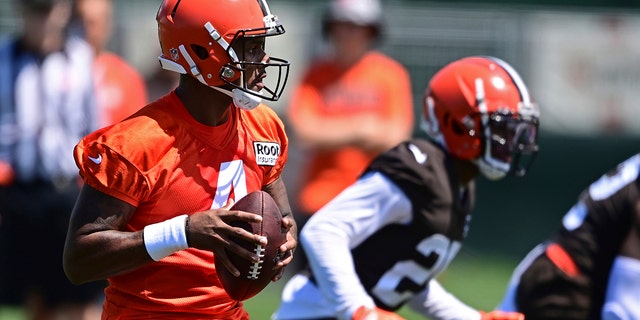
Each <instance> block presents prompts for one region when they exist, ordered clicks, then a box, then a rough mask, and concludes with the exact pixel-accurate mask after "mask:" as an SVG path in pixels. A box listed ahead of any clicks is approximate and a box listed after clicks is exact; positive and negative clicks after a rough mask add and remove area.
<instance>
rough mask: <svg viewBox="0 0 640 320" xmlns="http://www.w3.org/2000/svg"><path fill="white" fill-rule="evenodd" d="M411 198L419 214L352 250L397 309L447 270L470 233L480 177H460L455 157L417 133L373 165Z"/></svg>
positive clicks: (371, 287)
mask: <svg viewBox="0 0 640 320" xmlns="http://www.w3.org/2000/svg"><path fill="white" fill-rule="evenodd" d="M367 171H378V172H381V173H383V174H384V175H385V176H387V177H388V178H389V179H390V180H391V181H392V182H393V183H394V184H396V185H397V186H398V187H399V188H400V189H401V190H402V191H403V192H404V193H405V195H406V196H407V197H408V198H409V200H410V201H411V205H412V210H413V212H412V215H413V219H412V220H411V222H410V223H409V224H391V225H389V226H386V227H384V228H382V229H380V230H378V231H376V232H375V233H374V234H373V235H371V236H370V237H369V238H367V239H366V240H365V241H364V242H363V243H361V244H360V245H359V246H358V247H356V248H355V249H353V250H352V255H353V259H354V262H355V266H356V271H357V273H358V276H359V277H360V281H361V282H362V284H363V285H364V287H365V288H366V290H367V292H369V294H370V295H371V296H372V297H373V299H374V300H375V302H376V305H378V306H380V307H383V308H385V309H388V310H397V309H398V308H400V307H401V306H402V305H403V304H404V303H405V302H406V301H408V300H409V299H410V298H411V297H412V296H413V295H414V294H415V293H418V292H420V291H422V290H424V289H425V287H426V285H427V283H428V280H430V279H432V278H434V277H435V276H436V275H437V274H438V273H440V272H441V271H442V270H444V269H445V268H446V267H447V265H448V264H449V263H450V262H451V260H452V259H453V258H454V256H455V255H456V254H457V252H458V250H459V248H460V245H461V242H462V240H463V239H464V238H465V237H466V234H467V227H468V222H469V221H470V218H471V216H470V213H471V210H472V208H473V206H474V202H475V183H474V182H472V183H471V184H470V185H468V186H467V187H466V188H465V187H463V186H461V185H460V184H459V183H458V181H457V180H456V175H455V173H454V170H453V161H452V158H451V157H449V156H448V155H447V154H446V153H445V152H444V151H443V150H442V149H440V148H439V147H437V146H435V145H434V144H432V143H431V142H428V141H425V140H420V139H413V140H411V141H409V142H405V143H402V144H400V145H399V146H397V147H395V148H393V149H391V150H390V151H388V152H385V153H383V154H382V155H380V156H379V157H377V158H376V159H375V160H374V161H373V162H372V164H371V165H370V166H369V167H368V169H367Z"/></svg>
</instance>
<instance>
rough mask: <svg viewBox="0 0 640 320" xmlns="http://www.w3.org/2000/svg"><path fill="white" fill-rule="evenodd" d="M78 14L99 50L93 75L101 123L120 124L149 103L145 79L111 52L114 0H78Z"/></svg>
mask: <svg viewBox="0 0 640 320" xmlns="http://www.w3.org/2000/svg"><path fill="white" fill-rule="evenodd" d="M76 13H77V15H78V18H79V20H80V21H79V22H80V23H81V27H82V31H83V33H84V37H85V39H86V40H87V42H89V44H90V45H91V47H93V50H94V52H95V60H94V64H93V75H94V81H95V86H96V96H97V100H98V125H99V126H101V127H103V126H107V125H110V124H113V123H116V122H118V121H120V120H122V119H124V118H126V117H128V116H129V115H131V114H133V113H134V112H136V111H138V109H140V108H141V107H143V106H144V105H145V104H147V89H146V85H145V82H144V78H143V77H142V76H141V75H140V73H138V71H137V70H136V69H134V68H133V67H132V66H130V65H129V64H128V63H127V62H126V61H125V60H124V59H122V58H121V57H119V56H118V55H116V54H115V53H113V52H109V51H107V48H106V47H107V43H108V42H109V39H110V37H111V30H112V28H111V23H112V19H113V3H112V1H111V0H77V1H76Z"/></svg>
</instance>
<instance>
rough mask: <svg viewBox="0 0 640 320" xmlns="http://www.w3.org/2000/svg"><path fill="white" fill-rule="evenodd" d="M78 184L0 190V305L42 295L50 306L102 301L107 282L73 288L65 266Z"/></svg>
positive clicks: (26, 186)
mask: <svg viewBox="0 0 640 320" xmlns="http://www.w3.org/2000/svg"><path fill="white" fill-rule="evenodd" d="M78 193H79V188H78V186H77V185H76V184H75V183H70V184H68V185H67V186H65V187H63V188H60V187H54V186H53V185H50V184H46V183H38V184H29V185H19V186H11V187H8V188H0V219H1V220H0V304H8V305H17V306H19V305H23V304H24V302H25V300H24V299H25V298H26V297H27V295H28V294H29V293H38V294H40V295H41V297H42V298H43V302H44V303H45V304H46V305H47V306H49V307H57V306H61V305H64V304H76V303H86V302H89V301H92V300H94V301H97V299H101V298H102V295H103V290H104V287H105V284H106V281H99V282H93V283H89V284H86V285H80V286H77V285H73V284H72V283H71V282H70V281H69V280H68V279H67V277H66V275H65V274H64V271H63V268H62V252H63V249H64V241H65V237H66V234H67V227H68V223H69V217H70V216H71V211H72V209H73V206H74V204H75V200H76V198H77V196H78Z"/></svg>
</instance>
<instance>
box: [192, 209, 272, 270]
mask: <svg viewBox="0 0 640 320" xmlns="http://www.w3.org/2000/svg"><path fill="white" fill-rule="evenodd" d="M233 203H234V202H233V201H229V202H227V204H226V205H225V206H224V207H222V208H220V209H212V210H207V211H202V212H197V213H194V214H192V215H191V216H190V217H189V219H190V221H189V234H188V235H187V237H188V239H189V246H190V247H193V248H198V249H200V250H209V251H213V253H214V254H215V255H216V256H217V257H218V259H219V260H218V261H219V262H221V263H222V264H223V265H224V267H225V268H227V270H229V272H231V273H232V274H234V275H235V276H236V277H237V276H239V275H240V271H239V270H238V269H237V268H236V266H235V265H233V263H232V262H231V260H230V259H229V257H228V255H227V251H229V252H233V253H235V254H237V255H238V256H240V257H242V258H244V259H247V260H249V261H252V262H258V261H260V257H258V255H257V254H256V253H254V252H252V251H249V250H247V249H245V248H243V247H241V246H240V245H238V244H237V243H236V242H235V241H232V239H231V238H232V237H234V238H238V239H241V240H244V241H247V242H250V243H255V244H260V245H263V246H264V245H266V244H267V239H266V238H265V237H262V236H260V235H257V234H253V233H251V232H249V231H247V230H245V229H243V228H239V227H234V226H231V225H230V223H231V222H233V221H246V222H249V223H251V222H259V221H261V220H262V217H261V216H259V215H257V214H254V213H250V212H246V211H239V210H231V211H230V210H229V209H230V208H231V206H233ZM225 249H226V250H225Z"/></svg>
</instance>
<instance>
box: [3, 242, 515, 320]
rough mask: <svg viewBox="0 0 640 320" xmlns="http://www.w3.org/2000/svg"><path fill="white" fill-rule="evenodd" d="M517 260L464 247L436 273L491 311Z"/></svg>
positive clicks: (273, 288) (262, 313) (252, 305)
mask: <svg viewBox="0 0 640 320" xmlns="http://www.w3.org/2000/svg"><path fill="white" fill-rule="evenodd" d="M517 263H518V260H517V259H508V258H504V257H495V256H486V255H473V254H469V253H468V252H465V251H464V249H463V250H462V252H461V253H459V254H458V257H457V258H456V259H455V260H454V262H453V263H452V264H451V266H450V267H449V268H448V269H447V270H446V271H445V272H444V273H443V274H442V275H441V276H440V278H439V280H440V282H441V283H442V285H443V286H444V287H445V288H446V289H447V290H449V291H450V292H452V293H453V294H455V295H456V296H457V297H458V298H460V299H461V300H462V301H464V302H466V303H467V304H469V305H470V306H472V307H475V308H478V309H483V310H491V309H492V308H493V307H494V306H495V305H496V304H497V303H498V301H499V300H500V299H501V298H502V294H503V292H504V289H505V287H506V284H507V282H508V281H509V277H510V275H511V271H512V270H513V268H514V267H515V266H516V264H517ZM283 285H284V281H279V282H276V283H272V284H270V285H269V286H268V287H267V288H266V289H265V290H264V291H263V292H261V293H260V294H259V295H257V296H256V297H254V298H253V299H251V300H249V301H247V302H246V303H245V306H246V308H247V310H248V311H249V314H251V318H252V319H256V320H268V319H269V316H270V315H271V313H272V312H273V311H274V310H275V309H276V307H277V305H278V301H279V300H280V291H281V290H282V286H283ZM400 314H401V315H402V316H404V317H405V318H407V319H409V320H413V319H423V318H421V317H420V316H417V315H415V314H413V313H411V312H410V310H407V309H403V310H401V311H400ZM0 319H2V320H25V319H26V317H25V315H24V312H22V310H19V309H9V308H0Z"/></svg>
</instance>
